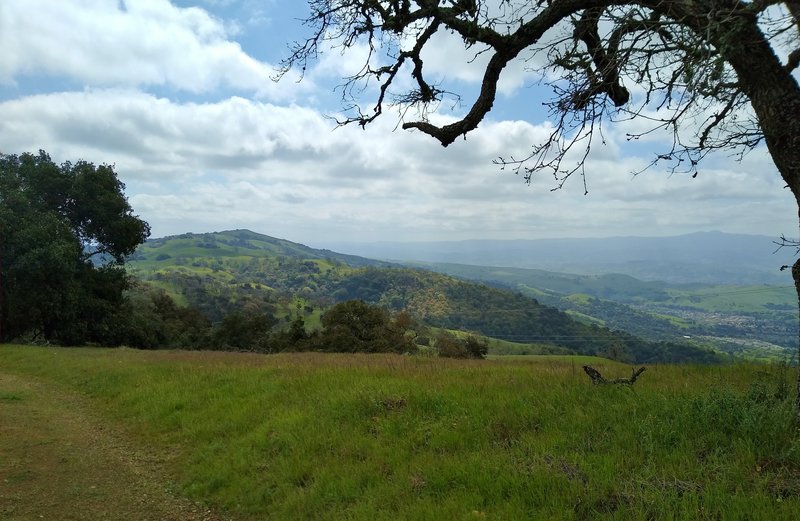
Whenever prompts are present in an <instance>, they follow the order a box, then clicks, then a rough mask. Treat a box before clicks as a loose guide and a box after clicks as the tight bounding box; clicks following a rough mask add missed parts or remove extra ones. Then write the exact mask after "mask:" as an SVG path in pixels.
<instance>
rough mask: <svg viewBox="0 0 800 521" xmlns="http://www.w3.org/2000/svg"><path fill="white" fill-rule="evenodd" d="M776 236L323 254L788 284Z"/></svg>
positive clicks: (423, 246) (345, 246)
mask: <svg viewBox="0 0 800 521" xmlns="http://www.w3.org/2000/svg"><path fill="white" fill-rule="evenodd" d="M776 240H777V238H772V237H766V236H761V235H738V234H728V233H722V232H700V233H692V234H688V235H679V236H674V237H611V238H605V239H597V238H587V239H537V240H512V241H508V240H469V241H437V242H369V243H366V242H326V243H324V244H320V246H324V247H325V248H330V249H332V250H337V251H346V252H348V253H350V254H353V255H360V256H363V257H369V258H373V259H383V260H388V261H399V262H408V261H420V262H433V263H456V264H471V265H479V266H505V267H513V268H535V269H542V270H550V271H558V272H565V273H576V274H581V275H589V274H608V273H619V274H624V275H629V276H632V277H636V278H638V279H641V280H644V281H663V282H670V283H678V284H685V283H705V284H777V285H787V284H791V276H790V275H789V273H788V271H784V272H781V271H780V268H781V266H783V265H791V264H792V263H793V262H794V258H795V251H794V250H793V249H792V248H779V247H778V246H777V245H776V244H775V241H776Z"/></svg>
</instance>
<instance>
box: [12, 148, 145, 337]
mask: <svg viewBox="0 0 800 521" xmlns="http://www.w3.org/2000/svg"><path fill="white" fill-rule="evenodd" d="M124 189H125V185H124V184H123V183H122V182H121V181H119V179H117V175H116V173H115V172H114V168H113V167H112V166H109V165H100V166H95V165H93V164H92V163H87V162H85V161H79V162H78V163H75V164H73V163H69V162H67V163H63V164H61V165H57V164H55V163H54V162H53V161H52V160H51V159H50V156H49V155H47V153H46V152H44V151H39V153H38V154H22V155H19V156H17V155H4V154H0V342H4V341H9V340H12V339H16V338H21V337H23V336H26V335H30V337H31V338H34V339H37V338H41V339H44V340H46V341H48V342H55V343H60V344H81V343H85V342H100V343H102V342H104V341H106V340H107V339H109V338H110V337H109V334H110V332H111V331H112V330H113V329H114V325H113V324H111V323H110V320H111V319H112V317H113V316H114V312H115V310H117V309H119V307H120V306H121V304H122V302H123V296H122V293H123V291H124V290H125V289H126V288H127V286H128V279H127V275H126V273H125V271H124V268H123V267H122V265H123V263H124V261H125V257H126V256H127V255H130V254H131V253H133V251H134V250H135V249H136V247H137V246H138V245H139V244H141V243H142V242H144V240H145V239H147V237H148V236H149V234H150V227H149V225H148V224H147V223H146V222H144V221H143V220H141V219H139V217H138V216H136V215H134V214H133V210H132V208H131V207H130V205H129V204H128V200H127V199H126V198H125V195H124V192H123V191H124Z"/></svg>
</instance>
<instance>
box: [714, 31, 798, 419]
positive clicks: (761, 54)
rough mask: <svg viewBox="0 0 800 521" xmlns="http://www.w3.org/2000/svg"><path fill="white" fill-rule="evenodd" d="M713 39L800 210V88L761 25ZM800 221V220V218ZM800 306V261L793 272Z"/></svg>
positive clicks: (722, 33) (796, 411)
mask: <svg viewBox="0 0 800 521" xmlns="http://www.w3.org/2000/svg"><path fill="white" fill-rule="evenodd" d="M709 29H711V30H712V31H713V30H715V29H717V30H718V32H717V34H716V35H715V37H714V38H713V39H714V40H715V45H716V46H717V48H718V49H719V50H720V52H722V53H723V54H724V55H725V57H726V59H727V60H728V62H729V63H730V64H731V66H732V67H733V68H734V70H735V71H736V74H737V76H738V79H739V84H740V86H741V89H742V91H743V92H744V93H745V94H746V95H747V97H748V98H749V99H750V103H751V105H752V107H753V110H754V111H755V113H756V117H757V118H758V123H759V126H760V127H761V131H762V132H763V135H764V141H765V143H766V145H767V149H768V150H769V153H770V155H771V156H772V160H773V162H774V163H775V166H776V167H777V168H778V171H779V172H780V174H781V177H782V178H783V180H784V181H785V182H786V187H787V188H789V189H790V190H791V191H792V194H794V197H795V201H797V203H798V209H799V210H800V85H798V83H797V80H796V79H795V78H794V76H792V73H791V70H789V69H788V68H787V67H785V66H784V65H783V64H782V63H781V61H780V59H779V58H778V57H777V56H776V55H775V52H774V51H773V50H772V47H771V46H770V45H769V42H768V41H767V40H766V38H765V37H764V34H763V33H762V32H761V30H760V29H759V28H758V26H757V25H756V22H755V20H748V19H737V20H735V21H733V22H732V23H731V25H728V26H726V27H722V25H719V26H717V27H710V28H709ZM793 218H794V219H800V214H796V215H795V216H794V217H793ZM795 223H796V225H797V226H798V228H796V229H798V230H800V220H798V221H795ZM792 278H793V280H794V286H795V290H796V292H797V298H798V303H799V304H800V259H798V260H797V262H795V263H794V266H793V267H792ZM797 355H798V365H799V366H800V314H799V315H798V345H797ZM795 417H796V419H797V421H798V423H800V370H798V375H797V395H796V397H795Z"/></svg>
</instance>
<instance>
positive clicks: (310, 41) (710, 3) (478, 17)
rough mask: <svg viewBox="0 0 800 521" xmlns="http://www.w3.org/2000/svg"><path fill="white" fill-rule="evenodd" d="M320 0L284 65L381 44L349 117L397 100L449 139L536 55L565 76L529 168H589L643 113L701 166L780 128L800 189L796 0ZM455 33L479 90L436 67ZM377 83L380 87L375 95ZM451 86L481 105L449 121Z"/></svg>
mask: <svg viewBox="0 0 800 521" xmlns="http://www.w3.org/2000/svg"><path fill="white" fill-rule="evenodd" d="M309 7H310V11H311V13H310V15H309V17H308V18H307V19H306V24H307V25H308V26H309V27H310V28H311V35H310V36H309V37H308V38H307V39H305V40H301V41H299V42H298V43H296V44H295V45H294V46H293V47H292V48H291V54H290V55H289V57H288V58H287V59H286V60H285V61H284V62H283V68H282V72H286V71H288V70H290V69H291V68H293V67H297V68H301V69H302V70H305V69H306V66H307V64H308V62H309V61H311V60H314V59H316V58H317V57H318V56H319V54H320V53H321V52H324V51H325V50H327V49H328V48H329V47H334V48H339V50H341V52H351V51H352V52H353V53H354V54H355V53H356V52H357V51H356V50H355V49H356V48H357V47H359V46H362V47H363V48H366V49H368V57H367V58H366V61H365V62H364V65H363V67H362V68H361V69H360V71H359V72H357V73H356V74H354V75H352V76H350V77H347V78H344V84H343V86H342V87H343V88H342V92H343V96H344V98H345V106H346V109H347V110H346V112H345V114H346V115H345V117H344V118H343V119H341V120H340V121H339V123H340V124H350V123H356V124H359V125H361V126H365V125H367V124H369V123H371V122H372V121H374V120H375V119H376V118H378V117H379V116H381V115H382V114H383V113H384V110H385V109H386V108H387V107H388V106H395V107H397V108H399V111H400V113H401V114H402V117H403V123H402V127H403V128H404V129H416V130H418V131H420V132H423V133H425V134H429V135H430V136H432V137H433V138H435V139H436V140H438V141H439V142H440V143H441V144H442V145H444V146H448V145H449V144H451V143H452V142H453V141H455V139H457V138H458V137H460V136H464V135H466V134H467V133H469V132H471V131H472V130H474V129H475V128H477V126H478V125H479V124H480V123H481V121H482V120H483V119H484V117H485V116H486V115H487V114H488V113H489V112H490V111H491V110H492V107H493V105H494V103H495V100H496V97H497V92H498V82H499V80H500V78H501V75H502V73H503V71H504V70H505V69H506V68H507V67H508V65H509V64H510V63H511V62H513V61H515V60H517V61H519V60H524V61H525V62H526V63H528V64H529V66H528V72H529V73H530V74H531V77H532V78H534V79H536V80H538V81H540V82H541V83H545V84H547V85H549V86H551V87H552V90H553V97H552V98H551V99H550V100H542V101H543V102H544V104H545V105H547V106H548V107H549V108H550V110H551V115H552V117H553V120H554V121H555V123H556V125H555V128H554V130H553V132H552V134H551V135H550V137H549V139H547V140H546V141H545V142H543V143H534V144H532V145H533V148H532V150H531V153H530V155H529V156H527V157H524V158H508V159H500V160H499V161H498V162H499V163H501V164H503V165H506V166H512V167H514V168H516V169H517V170H518V171H522V172H524V173H525V175H526V179H527V180H530V176H531V175H533V174H534V173H535V172H539V171H547V172H550V173H552V174H554V175H555V177H556V179H557V180H558V181H559V183H561V182H563V181H564V180H565V179H566V178H568V177H569V176H570V175H571V174H573V173H575V172H581V173H583V165H584V161H585V159H586V157H587V154H588V153H589V150H590V148H591V145H592V142H593V141H595V140H596V139H597V138H598V136H597V135H596V134H598V130H599V129H600V128H601V125H602V124H603V122H604V121H611V122H618V121H623V120H629V119H639V120H642V121H643V122H644V123H645V125H644V127H643V128H645V130H642V131H640V132H638V133H636V134H630V135H629V137H630V138H631V139H637V138H639V137H641V136H643V135H645V134H648V133H650V132H652V131H654V130H656V129H658V128H665V129H668V130H671V131H672V136H673V143H672V146H671V147H669V148H668V149H667V150H662V151H659V152H658V153H657V154H656V155H655V156H654V157H653V162H654V163H657V162H661V161H666V162H668V163H669V164H670V165H671V167H672V168H673V169H677V170H680V169H684V170H686V171H688V172H691V173H694V174H696V173H697V165H698V163H699V161H700V160H701V159H702V158H703V157H705V155H706V154H707V153H708V152H710V151H713V150H717V149H720V148H728V149H735V150H739V151H745V150H748V149H750V148H753V147H755V146H757V145H758V144H760V143H762V142H766V145H767V147H768V148H769V151H770V153H771V154H772V156H773V159H774V160H775V164H776V165H777V167H778V170H779V171H780V172H781V175H782V176H783V177H784V179H785V180H786V182H787V184H788V185H789V187H790V188H791V189H792V191H793V193H794V194H795V196H800V166H798V165H800V161H798V154H800V152H798V151H799V150H800V88H799V87H798V83H797V77H796V73H797V70H798V65H800V3H798V2H796V1H794V0H792V1H776V0H753V1H741V0H669V1H667V0H634V1H631V0H625V1H619V0H548V1H531V0H381V1H379V0H310V1H309ZM446 39H451V40H453V39H455V40H456V41H458V42H459V43H460V44H461V45H463V47H464V49H465V50H466V51H467V52H468V53H470V54H471V56H472V57H473V60H471V65H472V66H473V67H476V68H478V69H479V70H478V72H479V73H480V74H481V75H482V82H481V86H480V89H479V91H478V93H477V96H476V97H475V98H474V99H473V100H471V101H470V100H462V98H461V94H460V93H459V92H457V91H456V90H455V89H454V88H453V87H451V85H449V84H448V83H447V82H446V80H445V78H443V77H440V76H436V75H435V73H430V72H429V70H428V69H426V67H425V64H426V60H427V59H428V57H429V56H430V54H428V53H430V52H431V48H434V47H436V46H437V45H441V44H442V42H443V41H445V40H446ZM371 87H374V88H371ZM365 93H366V94H368V95H369V94H374V97H369V98H368V99H367V100H366V101H365V100H363V99H362V98H363V96H364V95H365ZM448 99H450V100H456V101H458V102H461V101H465V104H466V107H467V108H468V110H466V112H465V113H464V114H463V116H460V117H457V118H456V121H445V122H443V123H442V122H441V121H442V120H441V119H438V120H437V118H435V117H432V116H431V115H432V114H434V113H435V112H436V110H437V108H438V104H439V103H441V102H442V101H444V100H448ZM686 129H690V130H692V132H690V133H689V135H687V133H686V131H685V130H686Z"/></svg>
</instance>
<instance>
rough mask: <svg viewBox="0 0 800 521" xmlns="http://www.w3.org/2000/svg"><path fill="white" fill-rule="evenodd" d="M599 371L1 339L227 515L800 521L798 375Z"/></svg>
mask: <svg viewBox="0 0 800 521" xmlns="http://www.w3.org/2000/svg"><path fill="white" fill-rule="evenodd" d="M587 360H590V361H591V363H592V364H593V365H594V366H595V367H596V368H598V369H600V370H601V371H602V372H603V374H604V375H605V376H609V377H619V376H628V375H629V374H630V367H628V366H624V365H621V364H616V363H613V362H609V361H604V360H601V359H584V358H580V359H573V358H569V357H558V356H548V357H513V358H508V359H507V358H502V357H497V358H494V359H492V360H484V361H457V360H444V359H435V358H424V357H412V356H399V355H336V354H318V353H305V354H281V355H254V354H245V353H214V352H188V351H136V350H130V349H113V350H112V349H93V348H80V349H78V348H75V349H64V348H34V347H23V346H9V345H5V346H0V374H2V373H6V374H8V375H13V378H15V379H20V378H22V379H25V380H28V381H32V382H37V383H39V384H46V385H49V386H53V387H55V388H56V389H58V390H60V392H63V393H65V394H75V395H80V396H81V397H83V398H85V399H86V400H88V402H89V403H90V404H91V407H92V409H93V410H94V411H96V412H97V414H98V415H99V416H100V417H101V418H103V420H104V421H107V422H108V424H109V425H114V426H115V428H118V429H121V430H122V431H123V432H124V433H126V434H125V435H126V436H127V437H129V438H130V439H132V440H134V441H135V444H138V445H140V446H148V447H153V448H155V449H156V452H157V453H168V454H170V455H171V456H170V458H169V461H168V463H167V464H168V472H169V475H170V476H171V479H172V480H174V482H175V484H176V485H175V486H176V487H177V490H178V491H179V492H180V493H181V494H183V495H185V496H188V497H189V498H191V499H192V500H194V501H198V502H201V503H203V504H205V505H208V506H209V507H210V508H212V509H214V510H215V511H217V512H223V513H224V516H225V518H226V519H227V518H231V519H235V520H255V519H292V520H294V519H330V520H342V519H352V520H357V519H365V520H380V519H386V520H395V519H414V520H417V519H419V520H461V519H467V520H468V519H496V520H516V519H526V520H529V519H543V520H544V519H548V520H549V519H565V520H571V519H575V520H589V519H619V520H636V519H642V520H644V519H648V520H649V519H653V520H660V519H687V520H688V519H690V520H696V519H726V520H727V519H743V520H744V519H764V520H780V519H787V520H788V519H797V512H798V509H800V433H798V431H797V429H796V427H795V426H794V425H793V423H792V403H791V402H792V398H793V396H792V395H791V389H792V388H793V381H794V377H795V373H794V369H784V368H781V367H778V366H767V365H732V366H725V367H710V366H651V367H648V370H647V371H646V372H645V373H644V374H643V375H642V376H641V377H640V379H639V381H637V383H636V386H635V387H633V388H628V387H617V386H608V387H593V386H592V385H591V384H590V382H589V379H588V378H587V377H586V375H585V374H584V373H583V371H582V370H581V364H583V363H586V362H587ZM27 399H29V395H28V394H27V391H25V392H23V391H19V392H16V391H14V390H13V389H6V390H4V391H3V393H2V394H0V406H2V407H6V408H13V407H16V406H18V405H20V404H24V403H25V401H26V400H27ZM56 517H57V516H56Z"/></svg>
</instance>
